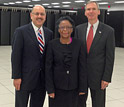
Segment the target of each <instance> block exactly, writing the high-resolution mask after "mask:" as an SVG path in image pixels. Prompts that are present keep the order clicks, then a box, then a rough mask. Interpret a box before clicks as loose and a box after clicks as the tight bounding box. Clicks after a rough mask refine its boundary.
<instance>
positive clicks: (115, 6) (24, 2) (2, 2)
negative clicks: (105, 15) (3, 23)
mask: <svg viewBox="0 0 124 107" xmlns="http://www.w3.org/2000/svg"><path fill="white" fill-rule="evenodd" d="M76 1H78V2H76ZM79 1H80V2H79ZM87 1H89V0H0V6H9V7H33V6H34V5H37V4H41V5H43V6H44V7H46V8H52V9H53V8H57V9H58V8H63V9H81V8H82V9H83V8H84V6H85V4H86V2H87ZM90 1H97V2H98V3H99V5H100V9H108V10H124V0H90ZM119 1H120V2H121V3H116V2H119ZM63 2H66V3H63ZM67 2H69V3H67ZM53 3H58V4H53Z"/></svg>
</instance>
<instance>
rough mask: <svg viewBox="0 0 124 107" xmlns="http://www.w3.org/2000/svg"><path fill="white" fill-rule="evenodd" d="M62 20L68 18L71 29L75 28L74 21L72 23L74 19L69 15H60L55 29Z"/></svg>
mask: <svg viewBox="0 0 124 107" xmlns="http://www.w3.org/2000/svg"><path fill="white" fill-rule="evenodd" d="M63 20H68V21H69V22H70V23H71V25H72V27H73V29H74V28H75V23H74V21H73V20H72V19H71V17H70V16H62V17H60V18H59V19H58V20H57V22H56V27H57V29H58V28H59V24H60V23H61V21H63Z"/></svg>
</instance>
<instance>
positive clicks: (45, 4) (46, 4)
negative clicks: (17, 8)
mask: <svg viewBox="0 0 124 107" xmlns="http://www.w3.org/2000/svg"><path fill="white" fill-rule="evenodd" d="M42 5H43V6H48V5H50V4H48V3H44V4H42Z"/></svg>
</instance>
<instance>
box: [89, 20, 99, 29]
mask: <svg viewBox="0 0 124 107" xmlns="http://www.w3.org/2000/svg"><path fill="white" fill-rule="evenodd" d="M98 24H99V20H97V22H96V23H94V24H93V28H97V27H98ZM90 26H91V24H90V23H89V22H88V27H90Z"/></svg>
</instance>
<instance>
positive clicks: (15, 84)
mask: <svg viewBox="0 0 124 107" xmlns="http://www.w3.org/2000/svg"><path fill="white" fill-rule="evenodd" d="M21 82H22V80H21V79H14V80H13V85H14V86H15V89H16V90H18V91H19V90H20V85H21Z"/></svg>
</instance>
